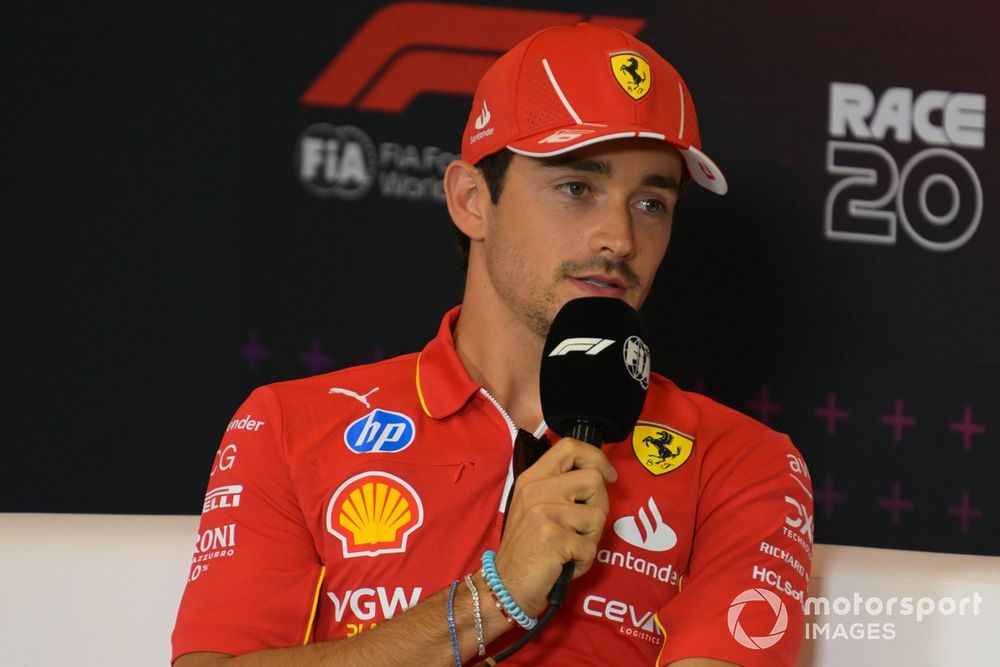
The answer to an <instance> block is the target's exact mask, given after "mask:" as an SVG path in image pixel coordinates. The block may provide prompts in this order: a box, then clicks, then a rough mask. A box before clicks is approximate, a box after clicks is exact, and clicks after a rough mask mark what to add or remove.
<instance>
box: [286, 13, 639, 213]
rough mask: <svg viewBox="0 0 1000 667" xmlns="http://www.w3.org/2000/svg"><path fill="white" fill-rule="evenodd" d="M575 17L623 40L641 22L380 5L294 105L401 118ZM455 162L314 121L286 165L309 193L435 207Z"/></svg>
mask: <svg viewBox="0 0 1000 667" xmlns="http://www.w3.org/2000/svg"><path fill="white" fill-rule="evenodd" d="M585 18H586V19H587V20H589V21H590V22H591V23H594V24H597V25H605V26H610V27H615V28H619V29H621V30H623V31H625V32H628V33H631V34H636V33H638V32H639V30H641V29H642V28H643V26H645V25H646V21H645V19H641V18H635V17H623V16H590V17H587V16H586V15H584V14H579V13H576V12H545V11H538V10H533V9H507V8H501V7H489V6H481V5H466V4H445V3H440V2H397V3H394V4H390V5H387V6H386V7H383V8H382V9H380V10H379V11H377V12H376V13H375V14H373V15H372V16H371V18H369V19H368V20H367V21H366V22H365V23H364V25H362V26H361V28H360V29H358V31H357V32H356V33H355V34H354V36H353V37H351V39H350V40H348V42H347V44H345V45H344V48H343V49H342V50H341V51H340V52H339V53H337V54H336V55H335V56H334V58H333V60H331V61H330V62H329V63H328V64H327V65H326V67H325V68H324V69H323V71H322V72H321V73H320V75H319V76H318V77H316V79H315V80H314V81H313V82H312V84H310V86H309V88H308V89H307V90H306V91H305V92H304V93H303V94H302V96H301V97H300V98H299V102H300V103H301V104H302V105H304V106H308V107H325V108H334V109H348V108H349V109H355V110H359V111H362V112H380V113H389V114H403V113H404V112H405V111H406V109H407V108H408V107H409V106H410V104H411V103H412V102H413V100H415V99H416V98H417V97H419V96H420V95H422V94H425V93H437V94H445V95H460V96H468V97H471V96H472V95H473V93H475V88H476V84H477V83H478V82H479V78H480V77H481V76H482V75H483V73H484V72H485V71H486V70H487V69H488V68H489V66H490V65H491V64H492V63H493V61H494V60H496V58H497V56H499V55H500V54H501V53H503V52H504V51H506V50H507V49H509V48H510V47H512V46H514V45H515V44H517V42H519V41H520V40H521V39H523V38H525V37H527V36H528V35H530V34H531V33H533V32H535V31H537V30H540V29H541V28H544V27H547V26H551V25H573V24H575V23H577V22H579V21H581V20H583V19H585ZM479 114H480V116H479V119H480V120H481V121H482V124H483V125H484V126H485V125H486V123H487V121H488V120H489V118H488V117H489V115H490V111H489V109H488V108H487V107H485V106H484V107H483V108H482V109H481V110H479ZM354 122H355V123H357V121H356V120H355V121H354ZM408 129H409V128H408ZM460 129H461V128H457V129H456V130H455V131H456V132H459V131H460ZM491 129H492V128H491ZM491 129H487V130H483V131H484V132H487V133H488V132H490V131H491ZM411 134H412V131H411ZM456 139H457V135H456ZM456 143H457V141H456ZM456 157H458V156H457V155H456V154H453V153H451V152H450V151H449V150H446V149H444V148H441V147H440V146H420V145H416V144H415V143H397V142H395V141H384V140H380V138H379V137H373V136H370V135H369V133H368V131H367V130H366V129H365V128H364V127H359V126H357V125H334V124H331V123H328V122H317V123H313V124H312V125H310V126H309V127H307V128H306V129H305V130H304V131H303V132H302V134H301V135H300V136H299V139H298V142H297V144H296V148H295V158H294V159H295V165H296V170H297V172H298V173H297V176H298V179H299V182H300V183H301V184H302V186H303V188H305V190H306V191H307V192H309V193H310V194H311V195H313V196H316V197H321V198H327V197H333V198H336V199H341V200H348V201H349V200H358V199H360V198H361V197H364V196H366V195H367V194H368V193H369V192H370V191H372V189H373V188H377V189H376V191H377V192H378V194H379V195H380V196H381V197H382V198H384V199H401V200H405V201H408V202H420V201H426V202H435V203H438V204H443V203H444V187H443V176H444V172H445V169H446V168H447V166H448V164H449V163H450V162H451V161H452V160H454V159H455V158H456Z"/></svg>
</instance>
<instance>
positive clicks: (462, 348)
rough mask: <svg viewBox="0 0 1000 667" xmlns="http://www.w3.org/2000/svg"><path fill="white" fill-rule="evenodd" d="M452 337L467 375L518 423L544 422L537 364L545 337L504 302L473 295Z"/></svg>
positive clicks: (530, 426) (525, 425)
mask: <svg viewBox="0 0 1000 667" xmlns="http://www.w3.org/2000/svg"><path fill="white" fill-rule="evenodd" d="M468 296H469V295H468V294H467V295H466V297H468ZM454 336H455V349H456V351H457V352H458V356H459V358H460V359H461V360H462V363H463V364H464V365H465V368H466V370H467V371H468V372H469V376H470V377H471V378H472V379H473V380H474V381H476V382H477V383H478V384H481V385H482V386H483V387H485V388H486V390H487V391H488V392H490V394H491V395H492V396H493V398H495V399H496V400H497V401H498V402H499V403H500V405H502V406H503V408H504V410H506V411H507V413H508V414H509V415H510V416H511V418H513V420H514V423H515V424H517V425H518V426H519V427H521V428H524V429H526V430H529V431H534V430H535V428H537V427H538V425H539V424H541V422H542V408H541V401H540V399H539V390H538V369H539V364H540V359H541V357H542V347H543V346H544V344H545V341H544V340H543V339H541V338H539V336H538V335H537V334H536V333H534V332H532V331H531V330H530V329H528V328H527V327H526V326H525V325H523V324H522V323H521V322H520V321H518V320H517V319H516V318H515V317H513V316H511V315H510V314H509V313H508V312H507V310H506V309H505V308H503V307H502V306H500V307H497V306H494V305H493V304H491V303H489V302H488V300H481V299H474V298H473V299H469V298H466V301H465V303H464V304H463V306H462V312H461V314H460V315H459V318H458V322H457V324H456V325H455V332H454Z"/></svg>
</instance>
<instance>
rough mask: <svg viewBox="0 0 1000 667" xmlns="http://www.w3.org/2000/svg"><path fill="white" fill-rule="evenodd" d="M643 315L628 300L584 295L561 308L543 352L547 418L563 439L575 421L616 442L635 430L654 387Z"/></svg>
mask: <svg viewBox="0 0 1000 667" xmlns="http://www.w3.org/2000/svg"><path fill="white" fill-rule="evenodd" d="M645 341H646V332H645V327H644V325H643V323H642V320H641V319H640V318H639V314H638V313H637V312H635V310H633V309H632V307H631V306H629V305H628V304H627V303H625V302H624V301H621V300H620V299H614V298H609V297H583V298H580V299H573V300H572V301H569V302H567V303H566V305H564V306H563V307H562V309H560V311H559V312H558V313H557V314H556V317H555V319H554V320H553V322H552V328H551V329H549V335H548V338H546V340H545V349H544V352H543V353H542V366H541V377H540V390H541V399H542V414H543V415H544V416H545V422H546V423H547V424H548V425H549V427H550V428H551V429H552V430H553V431H555V432H556V433H558V434H559V435H560V436H564V435H565V434H566V431H567V429H569V427H570V426H571V425H573V424H574V423H575V422H588V423H591V424H594V425H597V426H598V427H599V428H601V429H602V430H603V431H604V440H605V441H607V442H617V441H619V440H622V439H624V438H625V436H627V435H628V433H629V431H631V430H632V427H633V426H635V422H636V420H637V419H638V418H639V413H640V412H641V411H642V404H643V402H645V400H646V389H647V388H648V387H649V369H650V357H649V347H648V346H647V345H646V342H645Z"/></svg>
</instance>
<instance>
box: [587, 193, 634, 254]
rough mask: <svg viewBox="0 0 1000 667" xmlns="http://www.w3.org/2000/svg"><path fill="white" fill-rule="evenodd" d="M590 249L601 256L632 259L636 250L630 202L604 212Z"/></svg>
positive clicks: (596, 226) (592, 238)
mask: <svg viewBox="0 0 1000 667" xmlns="http://www.w3.org/2000/svg"><path fill="white" fill-rule="evenodd" d="M594 224H595V228H594V232H593V234H591V237H590V247H591V250H593V251H594V252H595V253H597V254H600V255H610V256H612V257H618V258H624V257H630V256H631V255H632V253H633V252H634V250H635V238H634V235H633V233H632V232H633V230H632V214H631V209H630V208H629V205H628V202H619V203H615V204H614V205H613V206H608V207H607V209H606V210H604V211H602V212H601V214H600V215H599V216H598V219H597V220H596V221H595V223H594Z"/></svg>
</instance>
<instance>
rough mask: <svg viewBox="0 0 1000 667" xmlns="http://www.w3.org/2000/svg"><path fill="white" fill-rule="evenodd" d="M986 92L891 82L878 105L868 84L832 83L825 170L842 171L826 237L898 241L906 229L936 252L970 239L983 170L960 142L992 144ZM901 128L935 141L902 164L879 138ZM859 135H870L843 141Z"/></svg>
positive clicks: (978, 213) (978, 146) (903, 135)
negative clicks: (902, 85) (919, 89)
mask: <svg viewBox="0 0 1000 667" xmlns="http://www.w3.org/2000/svg"><path fill="white" fill-rule="evenodd" d="M985 128H986V97H985V96H984V95H979V94H975V93H952V92H947V91H943V90H928V91H925V92H922V93H919V94H916V93H915V92H914V91H913V90H911V89H909V88H889V89H888V90H886V91H885V92H884V93H882V95H881V97H880V98H879V100H878V103H877V104H876V100H875V95H874V94H873V93H872V91H871V90H870V89H869V88H868V87H867V86H865V85H863V84H858V83H837V82H834V83H831V84H830V126H829V131H830V136H831V137H833V138H834V140H832V141H829V142H827V145H826V170H827V173H828V174H831V175H833V176H838V177H840V180H838V181H837V183H836V184H835V185H834V186H833V187H832V188H831V189H830V192H829V194H828V195H827V198H826V207H825V210H824V223H823V228H824V234H825V236H826V237H827V238H829V239H833V240H838V241H850V242H854V243H870V244H882V245H895V244H896V238H897V228H898V226H899V225H902V227H903V229H904V230H905V231H906V234H907V235H908V236H909V237H910V238H911V239H912V240H913V241H914V242H915V243H917V244H918V245H920V246H922V247H924V248H926V249H928V250H933V251H937V252H946V251H950V250H955V249H957V248H960V247H962V246H963V245H965V243H967V242H968V241H969V239H970V238H972V236H973V234H975V232H976V229H977V228H978V227H979V222H980V220H981V218H982V214H983V188H982V184H981V183H980V181H979V175H978V174H977V173H976V170H975V169H974V168H973V166H972V165H971V164H970V163H969V161H968V159H966V158H965V157H964V156H963V155H961V154H960V153H958V152H956V151H955V150H953V149H952V148H949V147H954V148H963V149H972V150H983V149H984V148H985V145H986V138H985ZM890 133H891V134H892V135H893V137H894V138H895V141H896V143H897V144H901V145H906V144H910V143H912V142H914V140H915V139H916V140H919V141H920V142H921V143H923V144H927V145H929V146H931V148H926V149H923V150H920V151H918V152H917V153H915V154H913V155H912V156H910V157H909V159H907V160H906V162H905V163H904V164H903V167H902V169H900V168H899V166H898V164H897V159H898V158H899V157H900V156H899V155H898V151H897V155H894V154H893V153H890V152H889V151H888V150H887V149H886V148H883V147H882V146H880V145H878V144H876V143H873V142H883V143H884V142H885V141H886V140H888V137H889V134H890ZM848 137H852V138H854V139H858V140H861V141H858V142H855V141H844V140H842V139H844V138H848Z"/></svg>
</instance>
